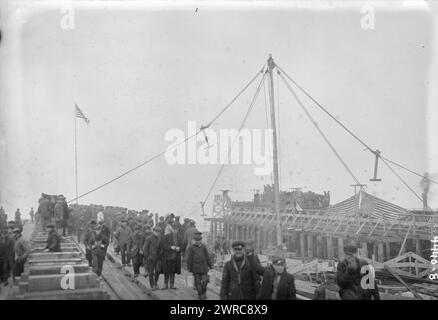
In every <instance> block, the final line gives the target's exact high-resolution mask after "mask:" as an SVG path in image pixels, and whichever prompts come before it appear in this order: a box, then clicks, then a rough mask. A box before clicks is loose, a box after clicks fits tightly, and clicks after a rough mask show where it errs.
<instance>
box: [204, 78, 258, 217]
mask: <svg viewBox="0 0 438 320" xmlns="http://www.w3.org/2000/svg"><path fill="white" fill-rule="evenodd" d="M265 77H266V72H265V73H264V74H263V77H262V79H261V80H260V83H259V85H258V87H257V90H256V92H255V94H254V97H253V98H252V101H251V103H250V105H249V108H248V110H247V111H246V114H245V117H244V118H243V121H242V123H241V124H240V127H239V130H238V132H237V133H238V134H237V135H236V137H234V139H233V142H232V143H231V146H230V148H229V149H228V155H227V157H226V159H225V160H224V162H223V163H222V165H221V167H220V169H219V171H218V173H217V175H216V178H215V179H214V181H213V183H212V185H211V187H210V189H209V190H208V193H207V196H206V197H205V199H204V201H202V203H201V207H202V208H203V207H204V205H205V203H206V201H207V200H208V198H209V197H210V194H211V192H212V191H213V188H214V187H215V185H216V183H217V181H218V180H219V177H220V175H221V174H222V171H223V170H224V168H225V164H226V163H227V162H228V159H229V158H230V155H231V151H232V150H233V147H234V144H235V143H236V141H237V140H239V133H240V131H242V129H243V127H244V126H245V123H246V120H248V116H249V114H250V113H251V111H252V109H253V107H254V104H255V101H256V100H257V97H258V95H259V93H260V89H261V88H262V84H263V83H264V81H265Z"/></svg>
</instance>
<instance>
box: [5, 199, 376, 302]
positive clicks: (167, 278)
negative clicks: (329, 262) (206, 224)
mask: <svg viewBox="0 0 438 320" xmlns="http://www.w3.org/2000/svg"><path fill="white" fill-rule="evenodd" d="M29 215H30V217H31V221H32V222H33V221H34V220H35V223H36V225H37V228H40V229H47V231H48V237H47V246H46V247H45V249H44V251H49V252H60V251H61V239H62V238H61V236H60V234H59V233H58V231H59V230H60V228H62V234H63V236H65V235H66V227H67V225H68V221H69V218H73V219H76V223H75V228H74V231H75V233H76V235H77V237H78V241H79V242H82V243H83V244H84V246H85V251H86V258H87V260H88V262H89V265H90V267H92V269H93V271H94V272H95V273H96V274H97V275H98V277H99V278H101V274H102V268H103V263H104V260H105V256H106V253H107V250H108V246H109V245H110V243H113V247H114V252H115V253H116V254H118V255H120V256H121V261H122V264H123V266H125V267H126V266H132V267H133V271H134V277H138V276H139V275H140V267H141V266H143V267H144V269H145V274H144V276H145V277H148V278H149V284H150V288H151V289H152V290H157V289H159V287H158V280H159V277H160V274H164V284H163V287H162V288H161V289H163V290H166V289H177V288H176V286H175V275H176V274H180V273H181V266H182V264H183V263H185V264H186V266H187V270H188V271H189V272H191V273H192V274H193V277H194V288H195V289H196V290H197V293H198V296H199V299H206V298H207V296H206V292H207V284H208V283H209V275H208V272H209V270H210V269H212V268H213V265H214V262H215V261H213V260H214V257H213V255H212V254H211V253H210V252H209V250H208V249H207V246H206V245H205V244H204V243H203V241H202V233H201V232H199V231H198V229H197V228H196V224H195V221H193V220H191V219H189V218H185V219H184V222H183V223H182V224H181V223H180V217H179V216H175V215H174V214H173V213H172V214H168V215H166V216H165V217H159V219H158V220H157V221H154V219H153V215H152V214H148V211H147V210H146V211H145V212H143V214H138V213H137V214H133V213H132V212H131V213H128V212H125V213H118V214H116V215H108V214H106V215H104V213H103V212H99V213H98V214H97V215H96V218H94V217H91V220H88V221H87V220H86V218H85V216H84V215H83V214H81V213H80V212H77V211H76V212H75V211H74V210H72V209H71V208H69V207H68V206H67V203H66V200H65V198H64V197H63V196H48V195H45V194H42V196H41V198H40V200H39V207H38V211H37V213H36V214H34V212H33V208H32V210H31V212H30V213H29ZM34 218H35V219H34ZM0 230H1V233H0V281H1V282H3V283H8V278H9V276H10V275H11V274H12V276H20V274H21V273H22V272H23V269H24V264H25V262H26V260H27V257H28V255H29V254H30V245H29V243H28V242H27V241H26V240H24V239H23V237H22V231H23V226H22V222H21V214H20V211H19V209H17V212H16V213H15V220H11V221H9V222H7V215H6V214H5V212H4V210H3V208H0ZM231 248H232V250H231V251H230V248H229V245H228V242H227V241H221V244H220V245H218V244H216V245H215V251H216V253H218V251H222V253H223V252H225V253H231V259H230V260H228V261H227V262H226V263H225V265H224V267H223V271H222V281H221V288H220V294H219V296H220V299H221V300H254V299H261V300H271V299H272V300H295V299H296V288H295V280H294V276H293V275H292V274H290V273H288V272H287V264H286V258H285V255H284V253H282V252H281V250H277V251H276V252H275V253H274V254H273V255H271V257H270V263H268V264H267V266H266V267H264V266H262V265H261V263H260V261H259V258H258V255H257V254H256V253H255V250H254V247H253V242H251V241H250V242H243V241H234V242H233V243H232V244H231ZM344 252H345V254H346V258H345V259H344V260H343V261H341V262H339V263H338V266H337V273H336V274H335V275H333V276H328V277H327V279H325V281H324V282H323V283H322V284H321V286H320V287H319V288H317V289H316V290H315V294H314V297H313V299H314V300H331V299H342V300H371V299H375V300H379V299H380V296H379V292H378V288H377V283H376V282H375V286H374V287H373V288H371V289H368V288H362V285H361V280H362V278H363V274H362V273H361V268H362V267H363V266H364V265H366V264H367V263H366V262H365V261H363V260H361V259H360V258H358V257H357V256H356V254H355V253H356V252H357V247H355V246H346V247H345V248H344ZM131 263H132V264H131Z"/></svg>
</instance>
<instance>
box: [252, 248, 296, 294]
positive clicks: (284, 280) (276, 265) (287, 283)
mask: <svg viewBox="0 0 438 320" xmlns="http://www.w3.org/2000/svg"><path fill="white" fill-rule="evenodd" d="M257 299H259V300H296V299H297V297H296V290H295V280H294V276H293V275H291V274H290V273H288V272H287V271H286V258H285V257H284V254H283V253H282V252H280V251H277V252H276V253H275V254H274V256H273V257H271V265H269V266H268V267H266V269H265V273H264V274H263V280H262V284H261V288H260V292H259V294H258V296H257Z"/></svg>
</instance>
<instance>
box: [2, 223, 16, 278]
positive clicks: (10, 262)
mask: <svg viewBox="0 0 438 320" xmlns="http://www.w3.org/2000/svg"><path fill="white" fill-rule="evenodd" d="M13 267H14V239H13V238H11V237H10V236H9V233H8V228H7V227H6V226H4V227H3V228H1V229H0V283H4V284H5V285H7V283H8V279H9V276H10V275H11V271H12V269H13Z"/></svg>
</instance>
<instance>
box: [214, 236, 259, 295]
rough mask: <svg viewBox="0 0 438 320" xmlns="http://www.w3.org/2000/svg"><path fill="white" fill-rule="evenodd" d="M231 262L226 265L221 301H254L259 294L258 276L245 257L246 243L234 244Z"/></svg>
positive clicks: (235, 242) (223, 274) (238, 242)
mask: <svg viewBox="0 0 438 320" xmlns="http://www.w3.org/2000/svg"><path fill="white" fill-rule="evenodd" d="M231 246H232V248H233V254H232V256H231V260H230V261H227V262H226V263H225V266H224V269H223V273H222V283H221V290H220V294H219V296H220V299H221V300H254V299H255V298H256V294H257V292H258V275H257V272H256V271H255V270H254V267H253V266H252V265H251V263H250V262H249V261H248V259H247V258H246V257H245V253H244V248H245V242H243V241H234V242H233V243H232V245H231Z"/></svg>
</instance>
